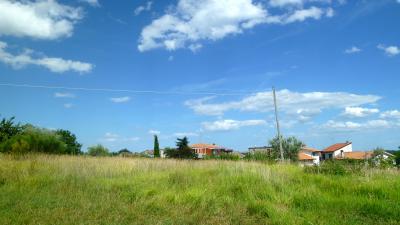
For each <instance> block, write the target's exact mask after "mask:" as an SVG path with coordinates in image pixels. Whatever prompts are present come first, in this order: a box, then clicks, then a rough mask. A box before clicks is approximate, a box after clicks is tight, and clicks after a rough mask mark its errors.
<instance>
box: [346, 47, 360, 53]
mask: <svg viewBox="0 0 400 225" xmlns="http://www.w3.org/2000/svg"><path fill="white" fill-rule="evenodd" d="M359 52H361V49H360V48H358V47H356V46H353V47H351V48H348V49H346V50H345V51H344V53H346V54H354V53H359Z"/></svg>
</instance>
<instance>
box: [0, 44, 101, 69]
mask: <svg viewBox="0 0 400 225" xmlns="http://www.w3.org/2000/svg"><path fill="white" fill-rule="evenodd" d="M7 47H8V45H7V43H5V42H1V41H0V62H3V63H5V64H7V65H11V66H12V67H13V68H15V69H19V68H23V67H25V66H28V65H36V66H42V67H44V68H46V69H48V70H50V71H51V72H55V73H64V72H67V71H75V72H79V73H87V72H91V71H92V69H93V67H94V66H93V65H92V64H90V63H85V62H80V61H72V60H66V59H62V58H54V57H46V56H35V55H36V53H35V51H33V50H30V49H25V50H24V51H23V52H22V53H20V54H16V55H14V54H12V53H10V52H7V51H6V49H7Z"/></svg>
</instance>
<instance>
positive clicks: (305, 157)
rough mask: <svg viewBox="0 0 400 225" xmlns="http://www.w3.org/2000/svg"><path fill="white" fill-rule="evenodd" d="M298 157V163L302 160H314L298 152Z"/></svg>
mask: <svg viewBox="0 0 400 225" xmlns="http://www.w3.org/2000/svg"><path fill="white" fill-rule="evenodd" d="M298 157H299V160H300V161H303V160H314V158H313V157H311V156H309V155H307V154H304V153H302V152H299V154H298Z"/></svg>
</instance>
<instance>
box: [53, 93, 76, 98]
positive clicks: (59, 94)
mask: <svg viewBox="0 0 400 225" xmlns="http://www.w3.org/2000/svg"><path fill="white" fill-rule="evenodd" d="M54 97H55V98H75V97H76V96H75V95H74V94H72V93H68V92H56V93H54Z"/></svg>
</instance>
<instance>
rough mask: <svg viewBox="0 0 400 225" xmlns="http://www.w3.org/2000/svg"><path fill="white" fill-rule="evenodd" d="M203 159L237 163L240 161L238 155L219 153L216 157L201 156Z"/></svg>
mask: <svg viewBox="0 0 400 225" xmlns="http://www.w3.org/2000/svg"><path fill="white" fill-rule="evenodd" d="M203 159H220V160H233V161H238V160H240V155H239V154H235V153H225V152H222V153H220V154H218V155H212V156H203Z"/></svg>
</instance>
